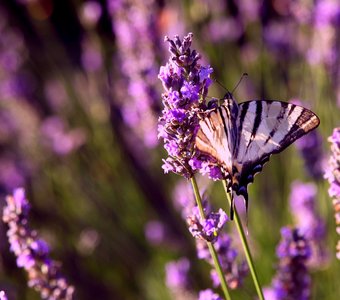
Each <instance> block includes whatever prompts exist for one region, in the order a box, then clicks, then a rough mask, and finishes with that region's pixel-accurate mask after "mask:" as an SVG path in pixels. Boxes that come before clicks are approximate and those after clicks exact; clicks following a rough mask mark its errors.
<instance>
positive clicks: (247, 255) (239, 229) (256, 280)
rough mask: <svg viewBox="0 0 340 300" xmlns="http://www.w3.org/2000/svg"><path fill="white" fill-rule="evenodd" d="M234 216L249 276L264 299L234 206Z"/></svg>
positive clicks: (262, 299)
mask: <svg viewBox="0 0 340 300" xmlns="http://www.w3.org/2000/svg"><path fill="white" fill-rule="evenodd" d="M222 182H223V187H224V191H225V193H226V195H227V198H228V201H229V205H231V197H230V194H229V193H228V185H227V182H226V181H225V180H222ZM234 216H235V223H236V227H237V231H238V233H239V235H240V238H241V242H242V246H243V249H244V252H245V255H246V259H247V262H248V266H249V269H250V273H251V276H252V278H253V281H254V285H255V288H256V292H257V295H258V297H259V300H264V297H263V292H262V289H261V286H260V283H259V280H258V276H257V274H256V270H255V266H254V262H253V258H252V256H251V253H250V250H249V246H248V242H247V238H246V235H245V234H244V230H243V227H242V222H241V219H240V216H239V215H238V212H237V210H236V207H235V212H234Z"/></svg>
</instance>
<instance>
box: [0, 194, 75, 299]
mask: <svg viewBox="0 0 340 300" xmlns="http://www.w3.org/2000/svg"><path fill="white" fill-rule="evenodd" d="M29 210H30V205H29V203H28V200H27V199H26V196H25V190H24V189H22V188H18V189H15V190H14V192H13V195H9V196H7V197H6V206H5V207H4V210H3V216H2V220H3V221H4V222H5V223H6V224H8V226H9V229H8V231H7V236H8V241H9V244H10V250H11V251H12V252H13V253H14V254H15V256H16V257H17V266H18V267H20V268H24V269H25V270H26V272H27V273H28V283H27V284H28V286H29V287H32V288H34V289H35V290H36V291H37V292H40V295H41V297H42V298H43V299H72V297H73V293H74V287H73V286H71V285H69V284H68V283H67V281H66V279H65V278H64V277H63V276H62V274H61V272H60V263H58V262H56V261H53V260H51V259H50V258H49V248H48V245H47V244H46V242H45V241H43V240H41V239H39V237H38V234H37V232H36V231H34V230H32V229H30V227H29V224H28V213H29Z"/></svg>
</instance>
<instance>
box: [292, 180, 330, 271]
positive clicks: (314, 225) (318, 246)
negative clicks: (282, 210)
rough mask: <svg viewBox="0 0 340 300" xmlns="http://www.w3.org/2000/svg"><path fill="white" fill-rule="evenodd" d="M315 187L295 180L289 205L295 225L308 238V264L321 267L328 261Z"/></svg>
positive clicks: (324, 227) (324, 233)
mask: <svg viewBox="0 0 340 300" xmlns="http://www.w3.org/2000/svg"><path fill="white" fill-rule="evenodd" d="M316 196H317V188H316V185H315V184H313V183H302V182H299V181H295V182H293V184H292V188H291V194H290V207H291V211H292V215H293V217H294V220H295V224H296V226H297V227H298V228H299V230H300V232H301V233H302V234H303V235H304V236H305V237H306V239H308V241H309V243H310V246H311V249H312V255H311V258H310V259H309V260H308V266H310V267H317V268H319V267H321V266H324V265H325V264H326V263H327V261H328V255H327V251H326V248H325V245H326V242H325V239H326V224H325V222H324V220H323V219H322V218H321V217H320V216H319V214H318V211H317V208H316Z"/></svg>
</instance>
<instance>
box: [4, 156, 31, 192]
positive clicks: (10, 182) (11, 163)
mask: <svg viewBox="0 0 340 300" xmlns="http://www.w3.org/2000/svg"><path fill="white" fill-rule="evenodd" d="M25 175H26V172H25V170H24V169H23V167H22V166H21V165H20V163H19V162H18V160H17V159H16V157H15V156H12V155H11V154H8V155H6V154H2V156H1V157H0V186H1V187H2V188H3V189H4V190H5V191H11V190H13V189H14V188H15V187H17V186H20V185H23V184H24V183H25Z"/></svg>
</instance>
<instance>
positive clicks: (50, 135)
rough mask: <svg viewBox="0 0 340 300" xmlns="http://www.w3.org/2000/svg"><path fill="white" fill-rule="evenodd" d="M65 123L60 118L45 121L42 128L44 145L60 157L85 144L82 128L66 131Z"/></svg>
mask: <svg viewBox="0 0 340 300" xmlns="http://www.w3.org/2000/svg"><path fill="white" fill-rule="evenodd" d="M65 127H66V126H65V123H64V121H63V120H62V119H60V118H58V117H50V118H47V119H45V121H44V122H43V124H42V126H41V132H42V138H43V143H44V144H45V145H46V146H47V147H48V148H50V149H51V150H52V151H54V152H55V153H56V154H58V155H61V156H62V155H67V154H69V153H71V152H73V151H75V150H76V149H78V148H79V147H80V146H81V145H83V144H84V143H85V140H86V135H85V132H84V131H83V130H82V129H81V128H76V129H72V130H69V131H66V128H65Z"/></svg>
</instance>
